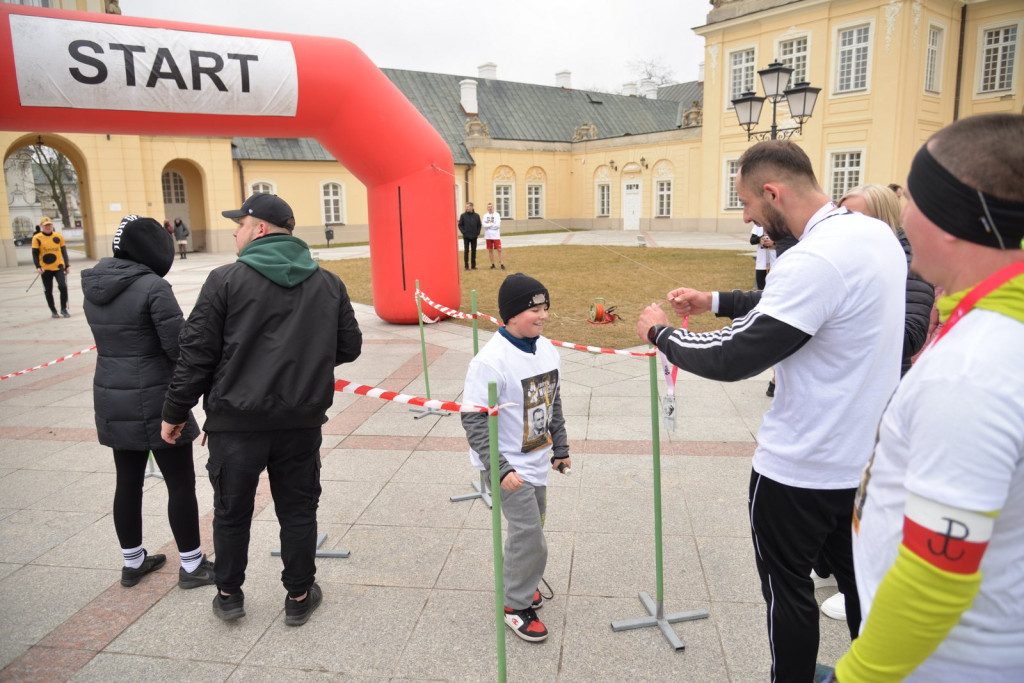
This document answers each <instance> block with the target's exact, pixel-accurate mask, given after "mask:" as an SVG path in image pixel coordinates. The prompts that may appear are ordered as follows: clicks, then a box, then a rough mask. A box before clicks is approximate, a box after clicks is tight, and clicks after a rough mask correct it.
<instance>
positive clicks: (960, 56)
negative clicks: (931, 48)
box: [953, 4, 967, 121]
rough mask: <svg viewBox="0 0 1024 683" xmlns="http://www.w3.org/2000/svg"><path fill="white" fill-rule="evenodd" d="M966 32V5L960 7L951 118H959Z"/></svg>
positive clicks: (955, 119)
mask: <svg viewBox="0 0 1024 683" xmlns="http://www.w3.org/2000/svg"><path fill="white" fill-rule="evenodd" d="M966 33H967V5H966V4H964V6H963V7H961V8H960V44H959V45H958V46H957V52H956V90H955V92H954V97H953V120H954V121H957V120H959V118H960V88H961V86H962V80H963V76H964V36H965V35H966Z"/></svg>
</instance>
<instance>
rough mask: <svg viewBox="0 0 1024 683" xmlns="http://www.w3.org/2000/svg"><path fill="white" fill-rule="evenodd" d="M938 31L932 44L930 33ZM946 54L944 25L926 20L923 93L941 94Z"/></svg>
mask: <svg viewBox="0 0 1024 683" xmlns="http://www.w3.org/2000/svg"><path fill="white" fill-rule="evenodd" d="M933 32H936V33H938V39H937V40H936V42H935V44H934V45H932V33H933ZM945 54H946V27H945V26H943V25H942V24H939V23H936V22H934V21H930V22H928V33H927V36H926V37H925V41H924V94H925V95H932V96H935V95H941V94H942V67H943V63H942V60H943V57H944V56H945Z"/></svg>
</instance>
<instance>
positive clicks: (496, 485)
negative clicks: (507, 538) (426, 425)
mask: <svg viewBox="0 0 1024 683" xmlns="http://www.w3.org/2000/svg"><path fill="white" fill-rule="evenodd" d="M487 405H488V406H490V408H491V413H490V415H489V416H488V418H487V426H488V429H489V430H490V431H489V436H490V441H491V529H492V535H493V537H494V609H495V612H496V616H497V623H496V626H497V631H498V681H499V682H500V683H505V680H506V676H507V674H508V670H507V669H508V667H507V665H506V662H505V576H504V574H503V572H502V559H501V477H500V473H499V472H498V413H497V412H496V411H495V410H494V408H495V406H497V405H498V385H497V383H496V382H488V384H487Z"/></svg>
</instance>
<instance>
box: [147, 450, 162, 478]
mask: <svg viewBox="0 0 1024 683" xmlns="http://www.w3.org/2000/svg"><path fill="white" fill-rule="evenodd" d="M150 477H156V478H157V479H163V478H164V475H163V473H162V472H161V471H160V470H158V469H157V468H156V465H155V464H153V456H152V455H151V456H149V464H147V465H146V476H144V477H143V479H149V478H150Z"/></svg>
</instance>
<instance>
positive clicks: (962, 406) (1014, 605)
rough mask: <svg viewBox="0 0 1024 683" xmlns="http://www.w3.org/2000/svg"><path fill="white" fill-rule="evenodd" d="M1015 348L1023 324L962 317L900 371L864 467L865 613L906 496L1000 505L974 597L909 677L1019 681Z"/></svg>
mask: <svg viewBox="0 0 1024 683" xmlns="http://www.w3.org/2000/svg"><path fill="white" fill-rule="evenodd" d="M787 253H788V252H787ZM1022 351H1024V323H1020V322H1018V321H1015V320H1012V319H1011V318H1008V317H1006V316H1004V315H1001V314H999V313H994V312H991V311H986V310H980V309H975V310H973V311H971V312H970V313H968V314H967V315H966V316H964V317H963V318H962V319H961V320H960V322H958V323H957V324H956V326H955V327H954V328H953V329H951V330H950V331H949V333H948V334H946V335H945V336H944V337H943V338H942V339H940V340H939V342H938V343H937V344H935V346H933V347H932V348H930V349H928V350H927V351H925V352H924V354H922V356H921V358H920V360H918V362H917V363H916V364H915V365H914V367H913V368H911V370H910V372H908V373H907V375H906V377H904V378H903V382H902V383H901V384H900V386H899V389H898V390H897V391H896V395H895V396H894V397H893V399H892V402H891V403H890V405H889V407H888V408H887V409H886V411H885V415H884V416H883V417H882V422H881V425H880V426H879V432H878V445H877V446H876V447H875V453H874V455H873V456H872V460H871V463H870V464H869V466H868V467H867V468H866V469H865V470H864V478H863V480H862V487H861V491H860V493H859V494H858V497H857V510H858V517H859V526H858V527H857V529H856V532H855V533H854V536H853V556H854V567H855V568H856V573H857V590H858V592H859V594H860V604H861V610H862V612H863V618H864V619H867V616H868V613H869V612H870V611H871V605H872V602H873V600H874V598H875V594H876V592H877V590H878V584H879V583H880V582H881V580H882V578H883V577H884V576H885V574H886V572H888V571H889V568H890V567H891V566H892V564H893V562H894V561H895V559H896V552H897V548H898V546H899V544H900V542H901V541H902V540H903V517H904V509H905V507H906V501H907V494H908V492H913V493H914V494H916V495H918V496H921V497H923V498H927V499H930V500H933V501H936V502H939V503H942V504H944V505H948V506H951V507H955V508H961V509H965V510H971V511H974V512H993V511H996V510H999V511H1000V513H999V516H998V517H997V518H996V519H995V527H994V529H993V532H992V538H991V540H990V541H989V545H988V549H987V551H986V552H985V555H984V557H983V558H982V561H981V573H982V577H983V578H982V582H981V590H980V592H979V593H978V596H977V597H976V598H975V599H974V603H973V604H972V605H971V608H970V609H969V610H967V612H965V613H964V615H963V617H962V618H961V620H960V623H959V624H957V625H956V626H955V627H954V628H953V630H952V631H951V632H950V634H949V636H948V637H947V638H946V640H945V641H943V643H942V644H941V645H939V647H938V649H937V650H936V651H935V653H934V654H933V655H932V656H931V658H930V659H929V660H927V661H926V662H925V664H924V665H923V666H922V667H921V668H919V669H918V670H917V671H915V676H918V677H919V678H913V677H912V679H913V680H922V681H925V680H927V681H953V680H956V681H961V680H978V681H980V680H985V681H988V680H998V681H1004V680H1007V681H1008V680H1022V676H1021V672H1024V363H1022V362H1021V352H1022ZM951 662H962V663H966V664H967V665H968V666H967V668H964V669H956V667H955V666H953V665H952V664H951ZM971 666H988V667H1002V668H1004V669H1008V670H1010V671H1016V675H1017V678H1012V677H1011V678H1005V677H995V678H992V679H989V678H984V677H982V678H977V677H976V676H973V675H971V676H970V678H968V677H960V676H962V674H963V672H970V671H971V668H970V667H971ZM954 670H955V671H959V673H951V672H953V671H954Z"/></svg>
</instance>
